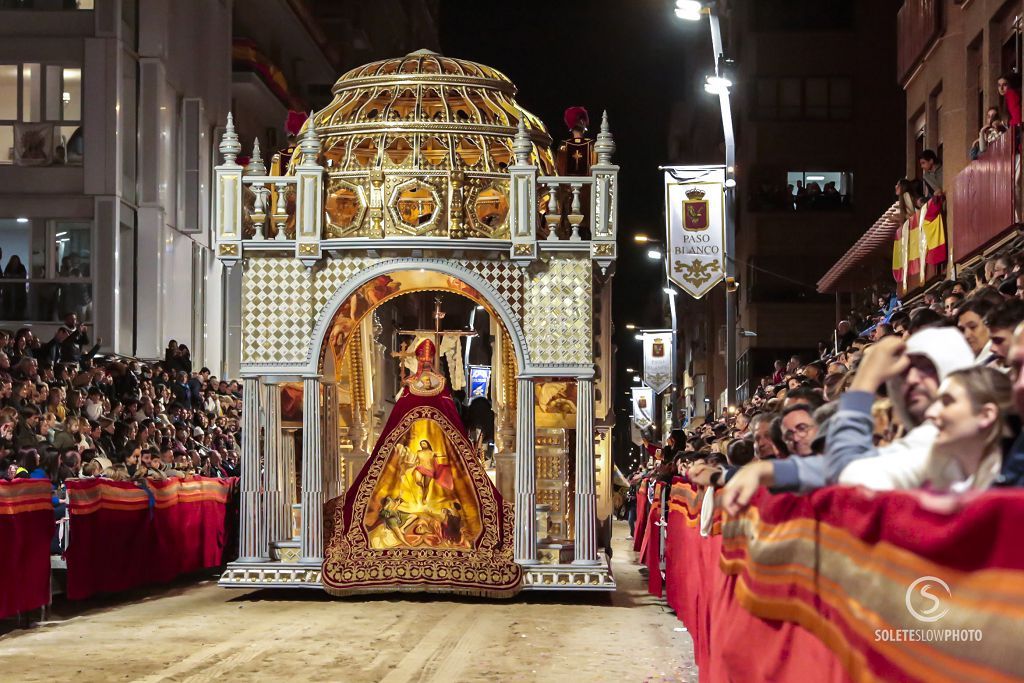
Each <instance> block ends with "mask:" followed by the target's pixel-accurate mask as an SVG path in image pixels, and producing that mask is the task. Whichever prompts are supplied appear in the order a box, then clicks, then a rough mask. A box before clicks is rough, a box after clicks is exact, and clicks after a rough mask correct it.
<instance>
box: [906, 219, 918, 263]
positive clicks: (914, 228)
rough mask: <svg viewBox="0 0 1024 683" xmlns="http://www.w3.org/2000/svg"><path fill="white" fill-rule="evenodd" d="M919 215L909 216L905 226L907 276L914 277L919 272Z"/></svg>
mask: <svg viewBox="0 0 1024 683" xmlns="http://www.w3.org/2000/svg"><path fill="white" fill-rule="evenodd" d="M920 216H921V213H920V212H915V213H913V214H911V215H910V220H908V221H907V225H906V226H905V227H906V229H907V233H908V234H907V275H908V276H914V275H917V274H918V273H920V272H921V220H920Z"/></svg>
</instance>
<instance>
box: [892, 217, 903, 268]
mask: <svg viewBox="0 0 1024 683" xmlns="http://www.w3.org/2000/svg"><path fill="white" fill-rule="evenodd" d="M905 225H906V223H904V224H903V225H901V226H900V227H898V228H896V235H895V237H893V242H892V278H893V279H894V280H896V282H903V266H904V263H903V257H904V255H905V254H904V251H903V227H904V226H905Z"/></svg>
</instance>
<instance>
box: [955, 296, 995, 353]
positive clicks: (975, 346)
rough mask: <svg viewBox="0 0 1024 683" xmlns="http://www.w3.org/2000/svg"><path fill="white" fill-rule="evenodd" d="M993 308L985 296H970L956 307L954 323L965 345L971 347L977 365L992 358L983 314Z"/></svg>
mask: <svg viewBox="0 0 1024 683" xmlns="http://www.w3.org/2000/svg"><path fill="white" fill-rule="evenodd" d="M993 308H995V306H994V305H993V304H992V303H990V302H989V301H988V300H986V299H985V298H978V297H972V298H971V300H970V301H968V302H966V303H964V305H963V306H961V307H960V308H958V309H957V315H956V325H957V327H958V328H959V329H960V332H961V333H962V334H963V335H964V339H965V340H966V341H967V345H968V346H970V347H971V352H972V353H973V354H974V362H975V363H976V364H977V365H986V364H987V363H989V362H991V361H992V360H993V357H992V341H991V339H990V335H989V329H988V326H987V325H986V324H985V316H987V315H988V314H989V313H990V312H991V311H992V309H993Z"/></svg>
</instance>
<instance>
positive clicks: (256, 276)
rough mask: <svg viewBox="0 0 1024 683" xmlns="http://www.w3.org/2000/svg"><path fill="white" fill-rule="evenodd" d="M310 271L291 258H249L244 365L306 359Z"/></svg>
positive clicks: (245, 285) (244, 293)
mask: <svg viewBox="0 0 1024 683" xmlns="http://www.w3.org/2000/svg"><path fill="white" fill-rule="evenodd" d="M309 283H310V271H309V270H308V269H307V268H306V267H305V266H304V265H302V262H301V261H299V260H297V259H295V258H292V257H284V258H249V259H248V260H247V261H246V263H245V272H244V274H243V285H242V296H243V304H242V309H243V311H244V313H243V316H242V321H243V322H242V325H243V335H242V336H243V341H242V355H243V357H242V362H244V363H295V362H301V361H303V360H305V358H306V348H307V346H308V345H309V333H310V330H311V329H312V325H313V323H312V310H311V308H310V300H309Z"/></svg>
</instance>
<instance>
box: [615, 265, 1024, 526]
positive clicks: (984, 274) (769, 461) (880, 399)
mask: <svg viewBox="0 0 1024 683" xmlns="http://www.w3.org/2000/svg"><path fill="white" fill-rule="evenodd" d="M876 301H877V303H878V309H877V310H875V311H872V312H871V313H870V314H869V315H865V316H864V317H863V319H859V320H844V321H842V322H841V323H840V324H839V325H838V326H837V328H836V333H835V335H834V337H833V339H830V340H829V342H828V343H823V344H821V345H820V346H819V353H818V355H817V357H813V358H810V357H809V358H801V357H800V356H793V357H791V358H789V359H788V360H780V361H777V362H776V363H775V368H774V372H773V374H772V375H771V376H769V377H764V378H763V379H761V380H760V383H759V385H758V387H757V389H756V391H754V392H753V393H752V395H751V396H750V398H749V399H748V400H745V401H744V402H743V403H742V405H740V406H738V407H736V408H735V409H733V410H731V411H729V412H728V414H726V415H723V416H721V417H719V418H718V419H706V420H704V421H703V423H702V424H699V425H693V424H691V425H690V428H688V429H686V430H683V429H680V430H675V431H673V432H672V433H671V434H670V435H668V437H667V438H666V439H665V442H664V444H661V445H658V444H654V443H651V442H650V441H649V440H646V439H645V441H644V448H645V453H644V455H645V457H646V458H647V462H646V463H643V464H642V465H641V466H640V467H639V469H638V470H637V471H636V472H634V473H633V475H632V476H631V484H632V485H633V486H634V491H635V487H636V485H637V484H638V483H639V482H640V481H641V480H642V479H644V478H648V479H660V480H662V481H665V482H671V481H672V479H673V478H674V477H676V476H683V477H686V478H687V479H688V480H689V481H690V482H692V483H694V484H696V485H699V486H715V487H724V491H723V494H724V495H723V496H722V501H723V503H724V505H725V506H726V509H727V510H728V511H729V512H731V513H737V512H739V511H740V510H742V509H743V508H744V507H746V506H747V505H748V504H749V502H750V500H751V498H752V497H753V495H754V494H755V493H756V491H757V490H758V489H759V488H761V487H762V486H765V487H768V488H769V489H770V490H772V491H777V492H778V491H795V492H809V491H812V490H815V489H817V488H820V487H823V486H827V485H832V484H849V485H860V486H865V487H867V488H870V489H874V490H896V489H927V490H930V491H933V492H940V493H954V494H956V493H964V492H968V491H978V490H985V489H990V488H994V487H1006V486H1014V487H1015V486H1024V433H1022V430H1021V419H1020V418H1021V416H1022V415H1024V252H1022V251H1013V250H1009V251H1008V252H1007V253H1004V254H1001V255H998V256H995V257H992V258H989V259H988V260H986V261H984V262H983V263H982V264H980V265H979V266H977V267H976V268H974V269H971V270H968V271H967V272H965V273H964V274H963V275H962V276H961V277H960V278H959V279H956V280H948V281H945V282H943V283H941V284H940V285H939V286H936V287H934V288H932V289H931V290H929V291H928V292H926V293H925V294H924V295H923V296H922V297H921V299H920V301H919V302H917V303H915V304H913V305H902V304H901V303H900V302H899V301H898V300H897V299H896V297H894V296H886V295H882V296H879V297H877V298H876Z"/></svg>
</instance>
